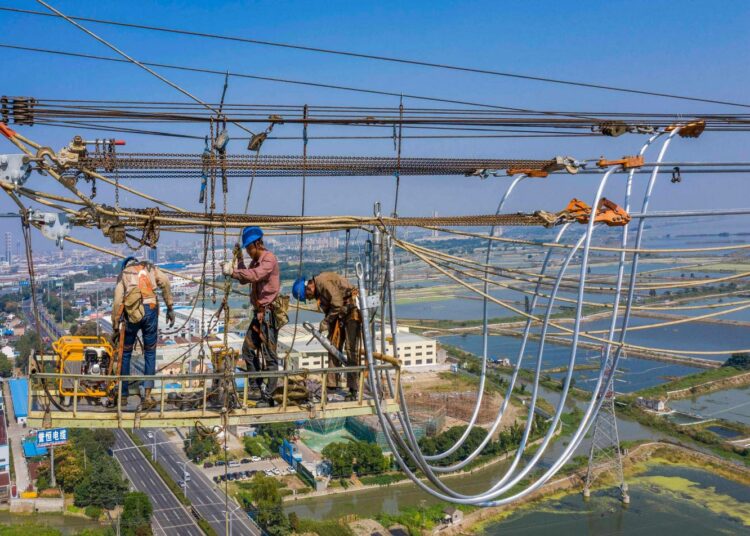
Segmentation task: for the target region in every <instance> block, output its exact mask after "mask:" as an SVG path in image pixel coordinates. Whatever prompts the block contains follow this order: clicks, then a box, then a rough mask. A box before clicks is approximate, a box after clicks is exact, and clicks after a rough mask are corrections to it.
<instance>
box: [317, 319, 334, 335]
mask: <svg viewBox="0 0 750 536" xmlns="http://www.w3.org/2000/svg"><path fill="white" fill-rule="evenodd" d="M330 329H331V326H330V325H329V323H328V319H327V318H324V319H323V320H321V322H320V326H318V331H320V332H321V333H328V332H329V331H330Z"/></svg>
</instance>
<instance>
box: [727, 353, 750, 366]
mask: <svg viewBox="0 0 750 536" xmlns="http://www.w3.org/2000/svg"><path fill="white" fill-rule="evenodd" d="M722 367H734V368H736V369H739V370H750V354H732V356H731V357H730V358H729V359H727V360H726V361H725V362H724V364H723V365H722Z"/></svg>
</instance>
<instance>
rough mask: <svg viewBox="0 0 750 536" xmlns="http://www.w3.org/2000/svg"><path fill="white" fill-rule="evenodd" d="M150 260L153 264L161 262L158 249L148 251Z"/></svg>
mask: <svg viewBox="0 0 750 536" xmlns="http://www.w3.org/2000/svg"><path fill="white" fill-rule="evenodd" d="M148 260H149V261H150V262H151V263H152V264H156V263H157V262H159V251H158V250H157V249H156V248H151V249H149V250H148Z"/></svg>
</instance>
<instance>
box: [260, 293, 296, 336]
mask: <svg viewBox="0 0 750 536" xmlns="http://www.w3.org/2000/svg"><path fill="white" fill-rule="evenodd" d="M254 309H255V312H256V313H263V315H264V316H265V314H266V310H270V311H271V314H272V315H273V319H274V321H275V324H276V329H281V328H282V327H284V326H286V325H287V324H288V323H289V295H288V294H278V295H277V296H276V298H274V300H273V301H272V302H271V303H269V304H268V305H258V304H254Z"/></svg>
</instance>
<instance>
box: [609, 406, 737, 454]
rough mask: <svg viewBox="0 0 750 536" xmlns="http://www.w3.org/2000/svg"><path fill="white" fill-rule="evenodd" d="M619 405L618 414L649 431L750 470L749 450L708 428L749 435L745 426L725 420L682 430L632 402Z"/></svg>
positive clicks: (691, 426) (686, 427) (677, 425)
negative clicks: (742, 465) (705, 450)
mask: <svg viewBox="0 0 750 536" xmlns="http://www.w3.org/2000/svg"><path fill="white" fill-rule="evenodd" d="M619 402H620V404H618V407H617V412H618V414H619V415H621V416H625V417H628V418H630V419H633V420H635V421H637V422H639V423H640V424H642V425H644V426H648V427H649V428H653V429H655V430H659V431H660V432H662V433H665V434H668V435H670V436H673V437H675V438H677V439H679V440H680V441H684V442H685V443H687V444H692V445H694V446H697V447H703V448H708V449H709V450H710V451H711V452H713V453H714V454H716V455H717V456H720V457H722V458H725V459H727V460H732V461H736V462H740V463H742V464H744V465H745V466H747V467H750V449H748V448H744V447H737V446H734V445H731V444H729V443H728V442H726V440H725V439H723V438H721V437H719V436H718V435H716V434H715V433H713V432H711V431H710V430H708V429H707V428H708V427H709V426H716V425H719V426H722V427H725V428H729V429H731V430H736V431H737V432H739V433H740V434H744V435H748V434H750V427H749V426H744V425H742V424H739V423H736V422H730V421H724V420H722V419H716V420H714V421H711V422H709V423H705V424H697V425H690V426H685V425H682V426H681V425H679V424H676V423H674V422H672V421H670V420H668V419H667V418H665V417H664V416H661V415H658V414H655V413H652V412H647V411H644V410H642V409H641V408H639V407H638V406H636V404H635V403H634V402H633V401H625V400H622V399H621V400H620V401H619Z"/></svg>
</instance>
